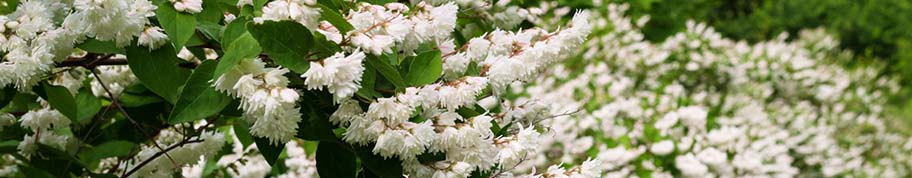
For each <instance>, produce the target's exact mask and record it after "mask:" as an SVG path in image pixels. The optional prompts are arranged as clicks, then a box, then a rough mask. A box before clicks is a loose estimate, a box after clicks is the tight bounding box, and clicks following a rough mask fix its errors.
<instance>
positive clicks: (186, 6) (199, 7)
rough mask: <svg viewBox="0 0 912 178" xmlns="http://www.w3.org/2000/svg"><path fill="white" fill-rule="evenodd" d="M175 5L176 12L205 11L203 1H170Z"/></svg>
mask: <svg viewBox="0 0 912 178" xmlns="http://www.w3.org/2000/svg"><path fill="white" fill-rule="evenodd" d="M169 1H171V4H174V10H177V11H179V12H186V13H191V14H195V13H200V12H202V11H203V0H169Z"/></svg>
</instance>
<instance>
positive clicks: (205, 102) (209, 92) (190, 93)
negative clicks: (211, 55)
mask: <svg viewBox="0 0 912 178" xmlns="http://www.w3.org/2000/svg"><path fill="white" fill-rule="evenodd" d="M216 65H217V64H216V62H215V61H212V60H207V61H205V62H203V63H202V64H200V65H199V66H198V67H197V68H196V70H194V71H193V74H191V75H190V79H188V80H187V83H185V84H184V89H183V91H182V92H181V95H180V99H178V100H177V104H175V105H174V108H173V109H172V110H171V119H169V120H168V122H169V123H171V124H177V123H183V122H190V121H195V120H199V119H203V118H206V117H209V116H211V115H215V114H218V113H219V112H220V111H222V108H225V106H228V104H229V103H231V97H230V96H228V95H225V94H223V93H221V92H218V91H216V90H215V88H213V87H212V85H211V84H209V79H211V78H212V72H213V71H214V70H215V66H216Z"/></svg>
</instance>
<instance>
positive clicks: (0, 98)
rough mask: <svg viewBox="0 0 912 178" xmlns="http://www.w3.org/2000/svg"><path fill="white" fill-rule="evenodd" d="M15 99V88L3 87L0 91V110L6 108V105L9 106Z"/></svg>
mask: <svg viewBox="0 0 912 178" xmlns="http://www.w3.org/2000/svg"><path fill="white" fill-rule="evenodd" d="M15 97H16V89H15V88H13V87H3V89H2V90H0V108H3V107H6V105H7V104H9V103H10V102H11V101H13V98H15Z"/></svg>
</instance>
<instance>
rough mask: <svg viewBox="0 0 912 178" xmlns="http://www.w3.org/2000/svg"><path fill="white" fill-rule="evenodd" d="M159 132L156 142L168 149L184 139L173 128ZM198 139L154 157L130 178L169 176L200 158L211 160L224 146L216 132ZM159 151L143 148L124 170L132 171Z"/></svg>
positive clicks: (210, 132) (149, 146) (222, 136)
mask: <svg viewBox="0 0 912 178" xmlns="http://www.w3.org/2000/svg"><path fill="white" fill-rule="evenodd" d="M188 128H191V127H188ZM161 132H162V133H159V136H158V138H157V139H156V142H157V143H158V144H159V145H161V146H162V147H170V146H172V145H175V144H181V143H180V141H181V139H182V138H183V137H184V135H183V134H181V132H180V131H178V129H175V128H169V129H166V130H162V131H161ZM198 139H200V140H202V141H201V142H196V143H186V144H184V145H182V146H180V147H177V148H175V149H173V150H171V151H168V152H167V154H168V155H166V156H159V157H155V158H154V159H153V160H152V161H150V162H149V163H148V164H146V165H145V166H142V167H140V168H139V169H138V170H137V171H136V173H135V174H132V175H130V177H168V176H171V175H172V173H174V172H177V171H179V170H181V168H182V167H183V166H185V165H188V164H192V163H195V162H197V161H198V160H200V158H201V157H203V158H211V157H213V156H215V154H216V153H218V152H219V151H220V150H222V146H224V145H225V135H224V134H222V133H220V132H217V131H204V132H203V133H201V134H200V136H199V138H198ZM159 151H161V150H159V149H158V148H156V147H155V146H151V145H146V146H143V148H142V150H141V151H139V153H138V154H137V156H136V157H135V159H133V160H132V161H133V164H130V165H127V166H126V167H125V168H126V169H124V170H131V169H133V168H134V167H135V166H137V165H138V164H139V163H140V162H143V161H146V160H147V159H149V158H152V156H153V155H155V154H156V153H158V152H159Z"/></svg>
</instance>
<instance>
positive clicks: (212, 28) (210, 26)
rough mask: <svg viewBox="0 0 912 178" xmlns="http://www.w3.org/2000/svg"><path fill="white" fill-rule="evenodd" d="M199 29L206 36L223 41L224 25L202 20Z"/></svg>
mask: <svg viewBox="0 0 912 178" xmlns="http://www.w3.org/2000/svg"><path fill="white" fill-rule="evenodd" d="M197 28H199V31H200V32H202V33H203V35H205V36H206V38H209V39H212V40H215V41H216V42H221V40H222V38H221V36H222V34H221V31H222V26H221V25H219V24H218V23H215V22H208V21H202V22H200V23H199V27H197Z"/></svg>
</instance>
